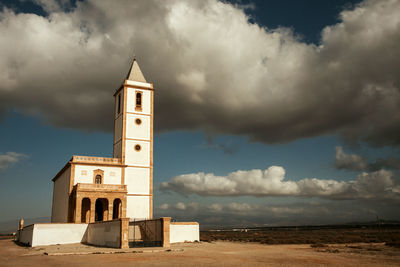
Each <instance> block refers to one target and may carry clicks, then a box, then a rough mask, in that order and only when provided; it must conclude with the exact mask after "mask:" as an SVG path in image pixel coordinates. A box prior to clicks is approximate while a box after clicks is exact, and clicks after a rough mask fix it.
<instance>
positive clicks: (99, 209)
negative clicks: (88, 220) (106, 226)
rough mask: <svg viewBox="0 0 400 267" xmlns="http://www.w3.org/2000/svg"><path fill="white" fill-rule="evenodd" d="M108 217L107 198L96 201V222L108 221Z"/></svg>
mask: <svg viewBox="0 0 400 267" xmlns="http://www.w3.org/2000/svg"><path fill="white" fill-rule="evenodd" d="M107 217H108V200H107V199H106V198H98V199H96V204H95V221H96V222H101V221H106V220H107Z"/></svg>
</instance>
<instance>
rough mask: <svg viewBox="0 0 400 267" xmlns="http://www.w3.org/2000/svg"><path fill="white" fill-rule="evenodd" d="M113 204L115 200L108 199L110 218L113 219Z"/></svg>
mask: <svg viewBox="0 0 400 267" xmlns="http://www.w3.org/2000/svg"><path fill="white" fill-rule="evenodd" d="M113 204H114V201H111V200H110V199H108V220H109V221H111V220H112V219H113V212H114V210H113Z"/></svg>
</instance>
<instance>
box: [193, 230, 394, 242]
mask: <svg viewBox="0 0 400 267" xmlns="http://www.w3.org/2000/svg"><path fill="white" fill-rule="evenodd" d="M200 239H201V241H208V242H209V241H217V240H221V241H236V242H257V243H261V244H271V245H272V244H321V243H322V244H345V243H383V242H385V243H389V244H397V245H399V246H400V225H392V226H385V227H383V226H382V227H377V226H375V227H357V226H355V227H354V226H353V227H349V226H342V227H336V228H334V227H321V226H315V227H313V226H308V227H282V228H278V227H273V228H263V229H257V230H252V229H248V230H245V231H244V229H242V230H239V229H238V230H236V231H233V230H226V231H201V232H200Z"/></svg>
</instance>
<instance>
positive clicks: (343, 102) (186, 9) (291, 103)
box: [0, 0, 400, 146]
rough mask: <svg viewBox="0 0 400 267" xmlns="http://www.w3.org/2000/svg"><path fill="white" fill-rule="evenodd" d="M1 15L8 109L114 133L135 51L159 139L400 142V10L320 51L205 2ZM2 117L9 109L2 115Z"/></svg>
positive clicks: (330, 33)
mask: <svg viewBox="0 0 400 267" xmlns="http://www.w3.org/2000/svg"><path fill="white" fill-rule="evenodd" d="M38 2H39V3H42V5H43V6H44V8H45V9H46V11H47V12H48V13H49V16H48V17H46V18H45V17H40V16H36V15H33V14H18V15H17V14H14V13H13V12H12V11H10V10H7V9H4V10H3V11H2V12H1V13H0V35H1V36H3V38H1V39H0V99H1V100H0V106H1V107H2V108H3V110H5V109H7V108H17V109H18V110H21V111H22V112H24V113H27V114H34V115H37V116H41V117H43V118H44V119H45V120H46V121H48V122H49V123H51V124H53V125H56V126H59V127H70V128H78V129H83V130H103V131H110V130H111V129H112V106H113V102H112V101H111V99H110V98H111V97H112V93H113V90H114V89H116V87H117V86H118V85H119V84H120V83H121V80H122V79H123V77H124V74H125V73H126V71H127V69H128V65H129V60H130V57H131V54H132V49H133V50H134V52H135V54H136V55H137V58H138V60H139V64H140V65H141V67H142V70H143V72H144V74H145V76H146V78H147V79H148V80H149V81H150V82H153V83H154V84H155V87H156V115H157V120H156V130H157V131H159V132H160V131H169V130H177V129H200V130H204V131H205V132H207V133H213V134H215V133H217V134H218V133H223V134H235V135H243V136H248V137H249V138H250V139H252V140H257V141H261V142H266V143H282V142H289V141H292V140H296V139H298V138H303V137H311V136H317V135H321V134H325V133H340V134H341V135H342V136H343V137H344V138H346V139H347V140H350V141H359V140H363V141H366V142H368V143H369V144H372V145H377V146H380V145H393V146H398V145H399V144H400V135H399V134H398V133H399V132H400V50H399V49H398V44H399V43H400V1H396V0H392V1H389V0H387V1H372V0H367V1H365V2H363V3H361V4H360V5H359V6H357V7H356V8H355V9H354V10H347V11H343V12H342V13H341V14H340V18H341V22H340V23H339V24H336V25H333V26H330V27H326V28H325V29H324V31H323V32H322V35H321V42H320V44H319V45H312V44H311V45H309V44H306V43H304V42H301V41H300V40H298V39H297V38H296V37H295V36H294V35H293V34H292V32H291V31H290V30H288V29H284V28H279V29H274V30H271V29H266V28H262V27H260V26H259V25H256V24H251V23H249V22H248V17H247V16H246V15H245V13H244V12H243V10H242V9H240V8H239V7H237V6H233V5H230V4H228V3H223V2H218V1H215V0H208V1H190V2H188V1H179V0H176V1H155V0H154V1H135V2H133V1H119V2H111V1H85V2H77V7H76V8H75V9H72V10H71V11H70V12H63V11H61V8H59V5H58V4H57V2H56V1H48V0H46V1H38ZM3 112H4V111H3Z"/></svg>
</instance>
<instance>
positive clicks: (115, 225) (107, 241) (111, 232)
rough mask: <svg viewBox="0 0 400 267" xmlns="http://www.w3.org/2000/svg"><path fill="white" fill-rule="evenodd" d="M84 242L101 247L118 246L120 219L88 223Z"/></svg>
mask: <svg viewBox="0 0 400 267" xmlns="http://www.w3.org/2000/svg"><path fill="white" fill-rule="evenodd" d="M86 243H88V244H91V245H95V246H101V247H111V248H119V247H120V246H121V221H120V220H113V221H105V222H95V223H90V224H89V226H88V231H87V239H86Z"/></svg>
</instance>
